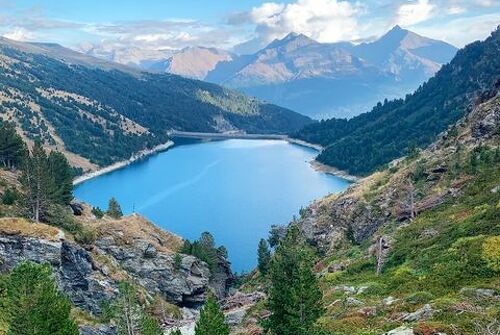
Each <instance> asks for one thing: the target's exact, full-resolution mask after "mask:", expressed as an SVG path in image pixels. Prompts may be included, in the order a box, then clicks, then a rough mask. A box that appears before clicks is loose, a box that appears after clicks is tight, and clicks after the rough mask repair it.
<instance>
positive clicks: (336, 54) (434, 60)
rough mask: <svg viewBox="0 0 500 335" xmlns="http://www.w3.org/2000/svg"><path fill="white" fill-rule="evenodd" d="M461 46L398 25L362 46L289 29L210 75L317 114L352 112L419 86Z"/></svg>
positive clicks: (219, 80)
mask: <svg viewBox="0 0 500 335" xmlns="http://www.w3.org/2000/svg"><path fill="white" fill-rule="evenodd" d="M456 50H457V49H456V48H455V47H453V46H451V45H449V44H447V43H444V42H441V41H436V40H432V39H428V38H425V37H422V36H419V35H417V34H415V33H412V32H410V31H408V30H404V29H401V28H400V27H398V26H396V27H394V28H393V29H392V30H391V31H389V32H388V33H387V34H386V35H384V36H382V37H381V38H380V39H378V40H376V41H374V42H371V43H363V44H360V45H353V44H351V43H345V42H343V43H334V44H321V43H318V42H316V41H314V40H312V39H310V38H308V37H306V36H304V35H301V34H289V35H288V36H286V37H285V38H283V39H282V40H276V41H274V42H272V43H271V44H270V45H269V46H267V47H266V48H265V49H263V50H261V51H259V52H258V53H256V54H255V55H252V56H244V57H241V58H240V59H235V60H233V61H232V62H229V64H228V62H221V63H219V65H218V66H217V67H216V68H215V70H214V71H212V72H210V73H209V74H208V76H207V78H206V79H207V80H209V81H213V82H216V83H220V84H222V85H226V86H229V87H234V88H237V89H239V90H241V91H243V92H245V93H247V94H250V95H254V96H257V97H260V98H262V99H265V100H268V101H272V102H275V103H279V104H281V105H283V106H287V107H289V108H294V109H295V110H297V111H300V112H302V113H305V114H307V115H312V116H314V117H316V118H320V117H326V116H337V117H350V116H354V115H357V114H359V113H360V112H362V111H363V110H366V109H368V108H370V106H372V105H373V104H375V103H376V102H377V101H380V100H382V99H384V98H394V97H399V96H402V95H403V94H404V93H406V92H408V91H411V90H412V89H415V88H416V87H417V86H418V84H420V83H421V82H423V81H424V80H425V79H427V78H429V77H430V76H432V75H433V74H434V73H435V72H436V71H437V70H439V68H440V67H441V65H442V64H443V63H446V62H448V61H449V60H451V58H452V57H453V55H454V54H455V52H456ZM231 63H236V64H231Z"/></svg>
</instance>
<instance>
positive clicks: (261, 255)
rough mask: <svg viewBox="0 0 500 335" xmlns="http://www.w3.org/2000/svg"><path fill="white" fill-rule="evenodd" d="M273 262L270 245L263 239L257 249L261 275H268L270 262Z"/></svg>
mask: <svg viewBox="0 0 500 335" xmlns="http://www.w3.org/2000/svg"><path fill="white" fill-rule="evenodd" d="M270 261H271V250H269V244H268V243H267V241H266V240H265V239H261V240H260V242H259V248H258V249H257V263H258V268H259V271H260V273H262V274H263V275H266V274H267V272H268V270H269V262H270Z"/></svg>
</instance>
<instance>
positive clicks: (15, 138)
mask: <svg viewBox="0 0 500 335" xmlns="http://www.w3.org/2000/svg"><path fill="white" fill-rule="evenodd" d="M25 154H26V145H25V144H24V142H23V140H22V138H21V137H20V136H19V135H18V134H17V133H16V129H15V127H14V126H13V125H12V124H11V123H6V122H4V123H2V125H1V126H0V162H1V163H2V165H3V166H4V167H6V168H9V169H11V168H16V167H19V166H21V164H22V162H23V159H24V156H25Z"/></svg>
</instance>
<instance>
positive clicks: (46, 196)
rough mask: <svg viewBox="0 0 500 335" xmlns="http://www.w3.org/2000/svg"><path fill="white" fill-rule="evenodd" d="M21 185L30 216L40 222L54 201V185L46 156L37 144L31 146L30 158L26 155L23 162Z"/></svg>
mask: <svg viewBox="0 0 500 335" xmlns="http://www.w3.org/2000/svg"><path fill="white" fill-rule="evenodd" d="M21 183H22V185H23V186H24V189H25V203H26V207H27V208H28V211H29V213H30V216H31V218H32V219H33V220H35V221H36V222H40V221H41V220H42V219H44V218H45V217H46V215H47V211H48V209H49V206H50V204H51V202H52V200H53V199H54V194H55V189H54V185H55V184H54V179H53V175H52V174H51V173H50V170H49V164H48V160H47V154H46V153H45V150H44V149H43V147H42V145H41V144H40V143H39V142H37V143H35V145H34V146H33V149H32V154H31V157H30V156H29V155H27V157H26V159H25V160H24V168H23V173H22V176H21Z"/></svg>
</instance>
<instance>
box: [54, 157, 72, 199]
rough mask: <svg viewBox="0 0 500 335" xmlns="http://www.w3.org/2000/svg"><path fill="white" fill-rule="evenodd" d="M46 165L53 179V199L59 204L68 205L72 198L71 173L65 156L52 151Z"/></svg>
mask: <svg viewBox="0 0 500 335" xmlns="http://www.w3.org/2000/svg"><path fill="white" fill-rule="evenodd" d="M48 165H49V169H50V173H51V174H52V178H53V180H54V183H55V185H54V194H53V197H54V201H55V202H56V203H58V204H61V205H69V204H70V202H71V200H73V175H72V171H71V166H70V165H69V163H68V160H67V159H66V157H65V156H64V155H63V154H62V153H60V152H57V151H52V152H51V153H50V155H49V158H48Z"/></svg>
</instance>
